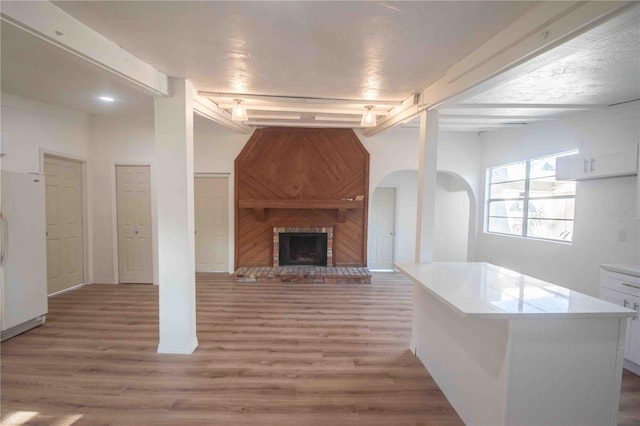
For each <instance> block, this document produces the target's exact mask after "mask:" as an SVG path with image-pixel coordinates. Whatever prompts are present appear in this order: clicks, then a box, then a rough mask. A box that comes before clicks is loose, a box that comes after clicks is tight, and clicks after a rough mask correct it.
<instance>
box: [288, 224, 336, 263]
mask: <svg viewBox="0 0 640 426" xmlns="http://www.w3.org/2000/svg"><path fill="white" fill-rule="evenodd" d="M279 235H280V236H279V238H280V253H279V255H280V256H279V257H280V265H281V266H284V265H316V266H327V234H326V233H320V232H281V233H280V234H279Z"/></svg>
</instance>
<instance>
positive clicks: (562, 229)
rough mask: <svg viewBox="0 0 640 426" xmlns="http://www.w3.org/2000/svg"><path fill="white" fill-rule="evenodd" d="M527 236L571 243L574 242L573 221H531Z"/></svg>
mask: <svg viewBox="0 0 640 426" xmlns="http://www.w3.org/2000/svg"><path fill="white" fill-rule="evenodd" d="M527 236H528V237H534V238H547V239H550V240H560V241H567V242H570V241H573V221H571V220H545V219H529V224H528V227H527Z"/></svg>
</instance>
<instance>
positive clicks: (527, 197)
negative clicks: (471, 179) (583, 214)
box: [484, 150, 578, 244]
mask: <svg viewBox="0 0 640 426" xmlns="http://www.w3.org/2000/svg"><path fill="white" fill-rule="evenodd" d="M577 153H578V150H571V151H565V152H560V153H556V154H549V155H543V156H541V157H536V158H529V159H526V160H521V161H514V162H512V163H507V164H502V165H498V166H493V167H488V168H487V169H486V179H485V182H486V183H485V200H486V202H485V203H484V204H485V206H484V207H485V214H484V233H485V234H492V235H502V236H508V237H516V238H526V239H530V240H541V241H549V242H554V243H562V244H573V235H572V238H571V240H561V239H555V238H545V237H533V236H529V235H527V234H528V233H529V221H530V220H531V219H534V220H554V221H566V222H573V223H574V224H575V220H576V218H575V199H576V195H577V192H578V188H577V185H576V189H575V191H574V193H573V195H556V196H550V197H535V196H534V197H532V196H531V193H530V192H531V180H532V178H531V163H532V162H534V161H536V160H541V159H543V158H555V159H556V160H557V159H558V158H560V157H565V156H567V155H573V154H577ZM521 163H524V165H525V175H524V179H513V180H505V181H501V182H496V183H492V172H493V170H494V169H498V168H503V167H509V166H512V165H515V164H521ZM556 172H557V169H556V170H555V171H554V174H553V175H551V176H544V177H542V178H545V177H546V178H549V177H553V178H554V180H555V181H556V182H566V181H562V180H560V181H559V180H556V179H555V177H556ZM535 179H540V178H533V180H535ZM513 182H524V190H523V193H524V195H523V196H522V197H516V198H491V186H492V185H494V184H504V183H513ZM531 200H574V214H573V219H561V218H531V217H529V202H530V201H531ZM496 201H497V202H506V201H513V202H522V203H523V204H522V215H520V216H495V215H491V203H492V202H496ZM491 218H494V219H514V218H515V219H519V220H521V221H522V229H521V230H520V234H509V233H505V232H497V231H490V230H489V221H490V219H491ZM572 234H573V232H572Z"/></svg>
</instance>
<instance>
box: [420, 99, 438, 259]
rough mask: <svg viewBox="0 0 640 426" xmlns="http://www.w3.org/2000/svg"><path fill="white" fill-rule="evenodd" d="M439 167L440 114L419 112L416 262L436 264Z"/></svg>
mask: <svg viewBox="0 0 640 426" xmlns="http://www.w3.org/2000/svg"><path fill="white" fill-rule="evenodd" d="M437 164H438V111H435V110H433V111H429V112H427V111H423V112H422V113H420V158H419V166H418V217H417V224H416V225H417V226H416V262H418V263H428V262H431V261H433V232H434V226H435V221H434V217H435V212H436V173H437Z"/></svg>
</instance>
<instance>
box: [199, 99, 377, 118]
mask: <svg viewBox="0 0 640 426" xmlns="http://www.w3.org/2000/svg"><path fill="white" fill-rule="evenodd" d="M212 102H214V103H216V104H217V105H218V107H219V108H222V109H229V110H230V109H232V108H233V107H234V105H235V104H234V103H232V102H229V103H224V102H215V101H212ZM243 105H244V106H245V108H246V109H247V111H270V112H275V111H281V112H293V113H303V112H306V113H312V114H314V113H315V114H339V115H345V114H347V115H348V114H352V115H360V116H361V117H362V114H363V113H364V108H353V107H351V106H345V105H337V104H318V105H311V104H310V105H306V104H296V103H293V102H287V103H270V104H250V103H243ZM374 111H375V113H376V116H378V117H379V116H384V115H387V114H389V112H388V111H386V110H381V109H374Z"/></svg>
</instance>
